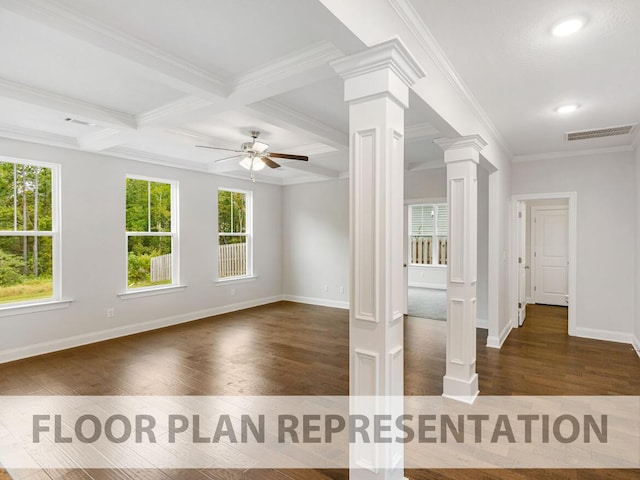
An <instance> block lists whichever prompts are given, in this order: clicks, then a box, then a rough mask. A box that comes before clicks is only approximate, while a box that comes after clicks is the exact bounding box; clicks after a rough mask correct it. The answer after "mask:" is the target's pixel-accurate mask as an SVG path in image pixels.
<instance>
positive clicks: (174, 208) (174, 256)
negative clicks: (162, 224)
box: [121, 174, 184, 297]
mask: <svg viewBox="0 0 640 480" xmlns="http://www.w3.org/2000/svg"><path fill="white" fill-rule="evenodd" d="M128 179H132V180H142V181H145V182H154V183H164V184H167V185H170V186H171V231H170V232H151V231H147V232H129V231H127V203H126V202H127V180H128ZM124 185H125V187H124V189H125V190H124V199H125V205H124V217H125V218H124V224H125V228H124V230H125V234H124V249H125V256H124V264H125V291H124V294H121V295H127V296H131V297H133V295H134V294H137V293H143V294H144V293H145V292H154V291H160V290H166V291H172V290H174V288H175V287H179V288H183V287H184V286H183V285H180V238H179V234H178V232H179V231H180V229H179V228H178V222H179V219H178V217H179V215H178V208H179V203H178V187H179V182H178V181H177V180H169V179H166V178H157V177H149V176H146V175H135V174H127V175H125V182H124ZM147 228H148V229H150V228H151V225H148V226H147ZM130 236H135V237H171V283H165V284H161V285H151V286H146V287H134V288H129V237H130Z"/></svg>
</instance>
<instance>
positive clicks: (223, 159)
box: [213, 155, 244, 163]
mask: <svg viewBox="0 0 640 480" xmlns="http://www.w3.org/2000/svg"><path fill="white" fill-rule="evenodd" d="M240 157H244V155H231V156H230V157H224V158H219V159H218V160H214V161H213V163H218V162H224V161H225V160H231V159H233V158H240Z"/></svg>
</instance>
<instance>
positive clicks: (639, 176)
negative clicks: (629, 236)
mask: <svg viewBox="0 0 640 480" xmlns="http://www.w3.org/2000/svg"><path fill="white" fill-rule="evenodd" d="M635 253H636V257H635V258H636V305H635V307H636V310H635V315H636V328H635V343H634V346H635V348H636V351H638V355H640V146H638V147H637V148H636V252H635Z"/></svg>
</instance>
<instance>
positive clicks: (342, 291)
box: [338, 285, 344, 293]
mask: <svg viewBox="0 0 640 480" xmlns="http://www.w3.org/2000/svg"><path fill="white" fill-rule="evenodd" d="M338 291H339V292H340V293H344V287H343V286H342V285H340V287H339V288H338Z"/></svg>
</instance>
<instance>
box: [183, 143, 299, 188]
mask: <svg viewBox="0 0 640 480" xmlns="http://www.w3.org/2000/svg"><path fill="white" fill-rule="evenodd" d="M249 135H251V138H252V140H251V141H250V142H245V143H243V144H242V145H240V150H233V149H231V148H221V147H209V146H207V145H196V147H198V148H210V149H212V150H225V151H228V152H234V153H235V154H236V155H231V156H229V157H224V158H219V159H218V160H214V163H217V162H224V161H227V160H232V159H234V158H242V160H240V166H242V167H244V168H246V169H247V170H249V171H250V172H251V180H253V181H254V182H255V181H256V180H255V178H254V177H253V172H258V171H260V170H262V169H263V168H264V167H265V166H267V167H269V168H280V166H281V165H280V164H279V163H276V162H274V161H273V160H272V159H271V158H285V159H288V160H302V161H304V162H307V161H309V157H307V156H306V155H291V154H288V153H276V152H270V151H269V145H267V144H266V143H263V142H260V141H258V137H259V136H260V132H259V131H257V130H251V131H250V132H249Z"/></svg>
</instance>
